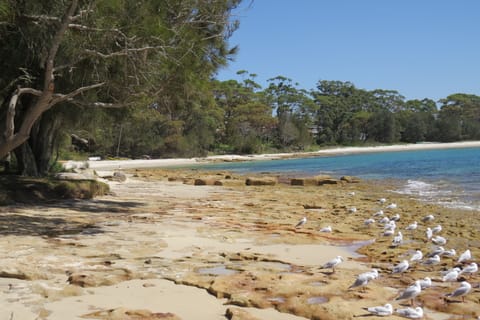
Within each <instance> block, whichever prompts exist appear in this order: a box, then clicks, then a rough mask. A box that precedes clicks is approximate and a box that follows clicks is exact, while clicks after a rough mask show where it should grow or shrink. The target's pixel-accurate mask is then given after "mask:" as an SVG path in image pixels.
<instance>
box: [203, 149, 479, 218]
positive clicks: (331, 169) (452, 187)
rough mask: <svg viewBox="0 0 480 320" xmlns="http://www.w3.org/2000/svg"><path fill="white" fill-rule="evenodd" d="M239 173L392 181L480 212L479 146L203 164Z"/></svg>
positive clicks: (407, 190)
mask: <svg viewBox="0 0 480 320" xmlns="http://www.w3.org/2000/svg"><path fill="white" fill-rule="evenodd" d="M203 167H204V168H208V169H214V170H217V169H221V170H229V171H232V172H238V173H249V172H252V173H259V172H270V173H278V174H284V175H296V176H300V175H302V176H312V175H317V174H329V175H331V176H333V177H340V176H342V175H351V176H357V177H360V178H363V179H369V180H374V179H393V180H397V181H398V182H399V183H400V186H401V187H399V189H398V190H396V191H397V192H400V193H406V194H412V195H414V196H418V197H420V198H423V199H425V200H429V201H435V202H440V203H442V204H443V205H446V206H453V207H462V208H467V209H474V210H480V148H460V149H440V150H417V151H401V152H379V153H367V154H352V155H339V156H331V157H324V156H322V157H315V158H302V159H287V160H267V161H265V160H262V161H251V162H235V163H222V164H212V165H206V166H203Z"/></svg>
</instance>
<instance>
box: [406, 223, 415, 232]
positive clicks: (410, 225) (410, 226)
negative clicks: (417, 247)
mask: <svg viewBox="0 0 480 320" xmlns="http://www.w3.org/2000/svg"><path fill="white" fill-rule="evenodd" d="M417 226H418V225H417V221H413V223H411V224H409V225H408V227H406V228H405V230H410V231H412V232H413V231H415V230H417Z"/></svg>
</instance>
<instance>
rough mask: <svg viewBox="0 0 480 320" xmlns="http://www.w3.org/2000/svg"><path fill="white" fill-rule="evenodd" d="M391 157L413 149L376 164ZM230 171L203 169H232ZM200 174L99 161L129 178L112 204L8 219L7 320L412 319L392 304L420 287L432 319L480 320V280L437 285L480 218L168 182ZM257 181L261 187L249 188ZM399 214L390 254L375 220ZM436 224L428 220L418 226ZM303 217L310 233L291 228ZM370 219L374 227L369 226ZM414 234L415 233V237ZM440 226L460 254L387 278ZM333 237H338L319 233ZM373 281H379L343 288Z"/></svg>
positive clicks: (308, 187) (214, 182)
mask: <svg viewBox="0 0 480 320" xmlns="http://www.w3.org/2000/svg"><path fill="white" fill-rule="evenodd" d="M415 146H417V145H415ZM418 146H419V147H416V148H445V147H448V148H454V147H465V146H472V147H474V146H480V144H478V145H477V144H476V143H461V144H458V143H456V144H441V145H435V146H434V144H422V145H418ZM412 147H413V146H410V147H409V148H410V149H411V148H412ZM392 148H396V150H402V149H399V148H405V146H397V147H374V148H369V150H370V151H368V152H377V151H380V150H383V151H386V150H392ZM319 152H325V153H328V154H330V153H344V152H366V151H365V150H364V151H360V150H357V149H356V148H353V149H352V148H340V149H335V151H333V149H332V150H322V151H319ZM270 156H273V155H263V156H257V157H255V158H268V157H270ZM275 156H280V155H275ZM281 156H282V157H284V156H291V155H281ZM222 157H223V156H222ZM222 157H214V158H213V159H209V160H208V161H218V160H219V158H220V161H236V160H238V159H237V158H236V156H232V157H233V158H228V157H227V158H222ZM248 158H251V157H248ZM240 160H242V159H240ZM198 161H207V160H205V159H201V160H199V159H171V160H132V161H121V162H105V161H91V162H90V168H94V169H96V170H99V171H102V170H104V171H109V170H121V171H123V172H124V173H125V174H126V175H127V179H126V181H124V182H115V181H109V180H106V182H107V183H108V184H109V185H110V188H111V194H109V195H107V196H102V197H99V198H96V199H94V200H89V201H65V202H59V203H53V204H41V205H40V204H39V205H36V206H24V205H22V206H20V205H18V206H7V207H1V208H0V211H1V213H2V214H1V217H2V221H1V224H0V225H1V226H2V227H1V228H0V234H1V237H0V252H1V256H2V260H1V261H0V306H2V308H0V319H9V320H10V319H12V320H13V319H27V320H28V319H32V320H33V319H122V320H123V319H132V320H133V319H199V320H207V319H236V320H242V319H243V320H247V319H248V320H253V319H273V320H298V319H327V320H328V319H354V318H358V317H367V318H368V319H376V318H377V317H375V316H373V315H371V314H369V313H368V312H366V310H365V309H364V308H366V307H371V306H379V305H384V304H385V303H391V304H392V305H393V306H394V308H395V309H396V308H406V307H408V306H409V303H410V302H409V301H401V300H396V298H397V297H398V296H399V294H400V293H401V292H403V291H404V290H405V288H406V287H408V286H409V285H411V284H412V283H414V282H415V280H418V279H423V278H425V277H430V278H431V279H432V286H431V287H430V288H426V289H424V290H423V291H422V292H421V294H420V295H418V296H417V297H416V298H415V303H416V304H417V305H420V306H422V308H423V310H424V313H425V316H424V317H423V318H424V319H438V320H442V319H458V317H462V319H477V317H479V316H480V309H479V308H478V306H479V301H480V289H479V288H478V284H479V281H480V277H479V275H478V272H477V273H473V274H472V275H468V274H464V275H462V276H460V277H458V280H457V281H455V282H453V283H448V282H444V281H442V271H446V270H448V269H450V268H452V267H454V266H458V267H459V268H461V269H463V268H465V267H466V266H467V262H465V263H461V264H459V263H457V259H458V256H459V254H460V253H462V252H463V251H465V250H466V249H470V250H471V253H472V258H470V259H469V260H468V263H471V262H474V261H476V262H478V261H479V260H478V257H480V242H479V240H478V236H477V232H478V230H480V222H479V219H478V212H472V211H460V210H454V209H447V208H443V207H439V206H436V205H435V204H428V203H422V202H419V201H417V200H415V199H411V198H409V197H408V196H405V195H401V194H397V193H393V192H391V191H389V190H392V188H393V186H390V185H388V184H387V183H385V184H383V185H378V184H377V185H372V184H369V183H368V182H365V181H351V182H347V181H344V180H340V179H339V177H331V178H326V177H323V178H315V179H305V180H303V183H302V184H298V185H291V184H289V183H286V182H280V181H276V183H274V184H262V183H261V182H262V181H263V182H265V181H271V179H273V178H272V177H268V176H258V177H254V178H251V177H245V176H240V175H232V174H231V173H228V172H200V171H198V170H188V169H182V170H173V169H171V166H179V165H183V164H190V163H196V162H198ZM152 163H155V164H154V165H153V164H152ZM160 166H165V168H164V169H154V170H153V169H148V168H156V167H160ZM134 167H135V168H138V169H133V168H134ZM119 168H120V169H119ZM129 168H132V169H129ZM250 178H251V181H257V182H258V184H253V185H247V184H246V180H248V179H250ZM255 179H257V180H255ZM269 179H270V180H269ZM316 179H317V180H316ZM318 179H320V180H318ZM321 179H323V180H321ZM198 181H200V182H204V183H197V182H198ZM319 181H323V183H318V182H319ZM382 198H385V201H384V202H383V201H382V202H381V201H380V199H382ZM391 204H395V206H389V205H391ZM380 210H382V215H381V216H380V215H376V214H377V213H378V212H379V211H380ZM397 214H398V217H399V220H398V221H397V222H396V224H397V231H396V232H395V234H396V233H397V232H398V231H402V232H403V237H404V241H403V242H402V243H401V244H399V245H392V240H393V236H384V235H383V233H384V230H385V226H384V224H382V223H381V222H380V220H381V218H382V217H389V218H393V217H394V216H395V215H397ZM428 214H432V215H433V216H434V219H433V220H431V221H426V220H423V217H425V216H426V215H428ZM303 217H306V218H307V222H306V223H305V224H303V225H301V226H299V227H297V228H296V227H295V226H296V225H297V223H298V222H299V221H300V219H302V218H303ZM459 217H461V218H459ZM372 218H373V219H374V220H375V223H374V224H372V225H368V226H367V225H365V224H364V221H365V220H366V219H372ZM414 221H417V222H418V228H417V229H416V230H414V231H407V230H406V228H407V226H409V225H410V224H412V223H413V222H414ZM437 225H441V226H442V227H443V230H442V231H441V232H440V233H439V234H438V235H442V236H444V237H445V238H446V239H448V242H447V243H446V244H445V245H443V246H444V247H445V249H446V250H447V249H448V250H450V249H455V250H456V254H455V255H452V256H442V258H441V262H440V263H438V264H435V265H426V264H424V263H423V262H421V263H414V262H411V266H410V268H409V269H408V270H407V272H405V273H403V274H393V273H392V270H393V267H394V266H395V265H396V264H398V263H399V262H400V261H402V260H404V259H406V260H409V259H410V256H411V255H412V254H413V253H414V252H415V250H418V249H420V250H422V251H423V253H424V254H425V256H426V255H427V254H428V252H430V251H432V250H434V249H435V248H436V246H435V244H434V243H432V242H431V241H430V240H426V238H425V231H426V229H427V228H433V227H435V226H437ZM328 226H331V227H332V231H330V232H323V231H321V230H322V229H323V228H325V227H328ZM337 256H341V257H342V258H343V261H342V262H341V263H340V264H339V265H338V266H337V267H336V270H335V272H334V271H333V269H332V268H324V264H325V263H327V262H329V261H331V260H332V259H333V258H335V257H337ZM372 268H375V269H378V270H379V274H380V276H379V277H378V278H377V279H374V280H371V281H370V282H369V283H368V285H366V288H361V287H359V288H349V287H350V286H351V285H352V284H353V283H354V281H355V279H356V277H357V276H358V275H359V274H360V273H364V272H367V271H370V270H371V269H372ZM462 280H465V281H469V282H470V283H471V284H472V286H473V288H472V290H471V292H470V293H469V294H468V295H466V297H465V302H461V298H456V299H454V298H452V299H451V300H452V301H450V302H449V301H448V300H446V298H447V297H446V294H447V293H449V292H452V290H454V289H455V288H456V287H458V285H459V284H460V281H462ZM390 318H392V319H401V317H399V316H398V315H395V314H394V315H391V316H390Z"/></svg>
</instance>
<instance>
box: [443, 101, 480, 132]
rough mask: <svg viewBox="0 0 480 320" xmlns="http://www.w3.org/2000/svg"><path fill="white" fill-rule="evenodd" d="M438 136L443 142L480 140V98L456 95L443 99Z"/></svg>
mask: <svg viewBox="0 0 480 320" xmlns="http://www.w3.org/2000/svg"><path fill="white" fill-rule="evenodd" d="M439 102H440V111H439V113H438V120H437V135H438V137H439V138H440V140H441V141H458V140H473V139H480V97H479V96H477V95H473V94H465V93H456V94H452V95H449V96H448V97H446V98H444V99H441V100H440V101H439Z"/></svg>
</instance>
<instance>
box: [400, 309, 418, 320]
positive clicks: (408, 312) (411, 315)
mask: <svg viewBox="0 0 480 320" xmlns="http://www.w3.org/2000/svg"><path fill="white" fill-rule="evenodd" d="M395 312H396V313H397V314H398V315H399V316H401V317H404V318H408V319H421V318H423V309H422V308H421V307H416V308H404V309H396V310H395Z"/></svg>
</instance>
